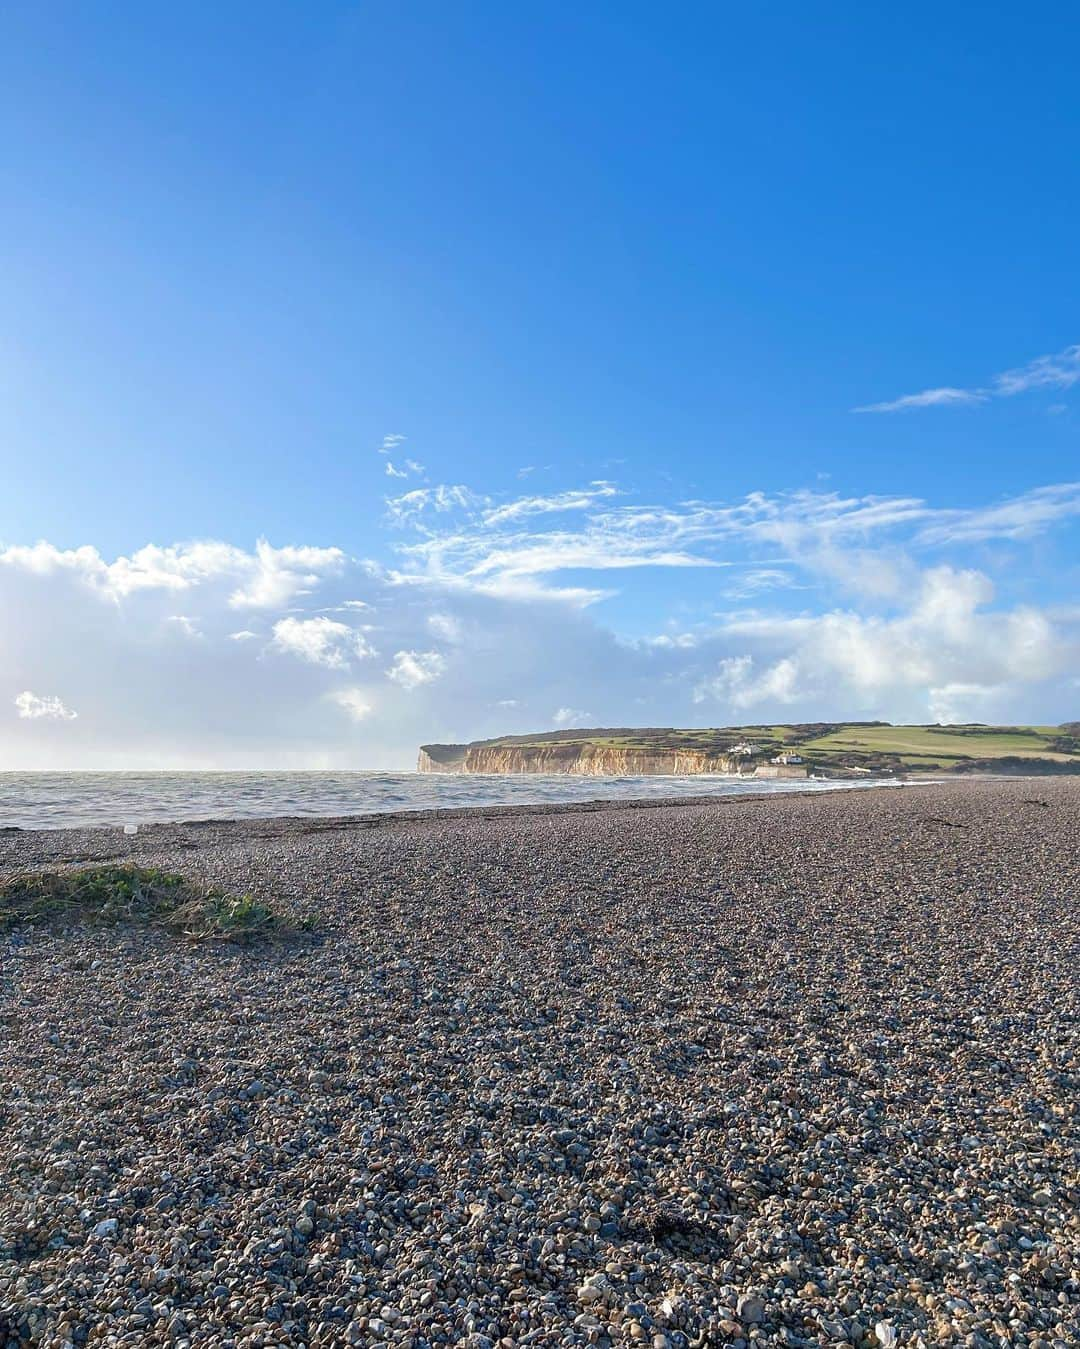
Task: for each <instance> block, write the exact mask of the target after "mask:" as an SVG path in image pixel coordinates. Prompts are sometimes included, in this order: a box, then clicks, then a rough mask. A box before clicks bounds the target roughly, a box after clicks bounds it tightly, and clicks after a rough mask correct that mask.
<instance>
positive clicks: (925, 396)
mask: <svg viewBox="0 0 1080 1349" xmlns="http://www.w3.org/2000/svg"><path fill="white" fill-rule="evenodd" d="M986 398H987V395H986V394H985V393H983V392H982V391H981V390H979V389H953V388H950V387H948V386H946V387H944V388H941V389H924V390H923V391H922V393H908V394H904V396H903V397H902V398H892V399H890V400H889V401H888V402H886V403H868V404H867V405H866V406H865V407H858V408H852V412H913V411H915V410H916V409H917V408H938V407H955V406H957V405H961V406H963V405H967V406H969V407H970V406H971V405H972V404H973V403H985V402H986Z"/></svg>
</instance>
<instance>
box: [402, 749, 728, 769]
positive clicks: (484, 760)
mask: <svg viewBox="0 0 1080 1349" xmlns="http://www.w3.org/2000/svg"><path fill="white" fill-rule="evenodd" d="M417 771H418V772H420V773H573V774H576V775H578V776H583V777H625V776H627V775H638V774H680V775H692V774H697V773H738V772H740V771H743V772H749V771H750V765H749V764H748V763H747V762H746V760H745V759H741V758H739V757H738V756H731V755H727V754H708V753H706V752H705V751H704V750H667V751H665V750H644V749H615V748H611V747H608V746H605V745H590V744H583V745H575V744H568V745H567V744H550V745H522V746H518V745H452V746H451V745H439V746H435V745H425V746H424V747H423V748H422V749H421V751H420V757H419V760H418V762H417Z"/></svg>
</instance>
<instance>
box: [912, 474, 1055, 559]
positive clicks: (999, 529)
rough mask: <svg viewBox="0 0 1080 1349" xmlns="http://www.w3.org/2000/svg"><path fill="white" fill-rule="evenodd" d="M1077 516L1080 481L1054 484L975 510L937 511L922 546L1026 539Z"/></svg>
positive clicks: (924, 536)
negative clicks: (926, 544) (935, 518)
mask: <svg viewBox="0 0 1080 1349" xmlns="http://www.w3.org/2000/svg"><path fill="white" fill-rule="evenodd" d="M1072 516H1080V482H1065V483H1056V484H1055V485H1053V486H1051V487H1037V488H1035V489H1034V491H1031V492H1025V493H1024V494H1023V495H1021V496H1018V497H1013V498H1011V499H1010V500H1008V501H1003V502H1000V503H999V504H998V505H996V506H986V507H983V508H981V509H977V510H966V511H940V512H938V517H937V522H936V523H933V524H930V525H927V526H926V527H925V528H924V529H923V530H922V531H921V532H920V535H919V537H920V540H921V541H922V542H924V543H933V544H938V543H960V542H976V541H981V540H984V539H1025V538H1031V537H1033V536H1034V535H1036V534H1041V533H1043V532H1044V531H1045V530H1046V529H1047V528H1048V527H1049V526H1050V525H1053V524H1057V523H1058V522H1059V521H1062V520H1067V519H1069V518H1070V517H1072Z"/></svg>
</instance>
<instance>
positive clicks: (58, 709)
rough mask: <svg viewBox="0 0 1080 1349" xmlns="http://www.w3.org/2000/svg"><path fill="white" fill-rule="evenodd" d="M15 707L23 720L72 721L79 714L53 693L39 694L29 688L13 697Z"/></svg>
mask: <svg viewBox="0 0 1080 1349" xmlns="http://www.w3.org/2000/svg"><path fill="white" fill-rule="evenodd" d="M15 708H16V710H17V712H18V714H19V716H20V717H22V718H23V720H24V721H74V720H75V718H76V717H77V716H78V715H79V714H78V712H73V711H72V710H71V708H70V707H67V706H65V705H64V703H63V702H61V700H60V699H59V698H57V697H55V696H54V695H45V696H41V695H39V694H37V693H31V692H30V690H29V689H27V690H26V691H25V692H24V693H20V694H18V696H17V697H16V698H15Z"/></svg>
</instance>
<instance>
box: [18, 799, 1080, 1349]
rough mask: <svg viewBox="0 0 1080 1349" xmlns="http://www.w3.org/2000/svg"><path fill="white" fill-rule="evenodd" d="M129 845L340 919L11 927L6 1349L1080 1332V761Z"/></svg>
mask: <svg viewBox="0 0 1080 1349" xmlns="http://www.w3.org/2000/svg"><path fill="white" fill-rule="evenodd" d="M1035 796H1037V797H1038V798H1039V799H1040V800H1042V801H1045V802H1047V803H1048V804H1047V805H1046V806H1037V807H1036V806H1032V805H1031V804H1030V801H1031V799H1032V798H1034V797H1035ZM942 821H946V822H948V823H949V824H951V825H953V826H958V827H948V825H947V824H943V823H942ZM118 840H119V841H118ZM121 848H122V849H125V850H127V851H126V852H125V854H124V855H130V856H132V857H133V858H135V859H137V860H138V861H140V862H145V863H146V864H148V865H159V866H164V867H168V868H170V869H176V870H182V871H184V872H187V873H189V874H191V875H193V876H195V877H197V878H198V879H199V880H200V881H204V882H205V883H206V884H208V885H210V884H214V885H220V886H222V887H224V888H226V889H228V890H230V891H234V892H240V893H246V892H249V891H250V892H252V893H254V894H256V895H258V896H265V897H268V898H272V899H273V901H274V902H275V904H278V905H279V906H281V907H282V908H283V909H285V910H287V911H289V912H292V913H294V914H295V915H296V916H297V917H307V918H311V919H312V920H314V922H315V923H316V925H317V928H318V935H317V937H316V938H315V939H314V940H306V941H303V942H297V943H291V944H290V943H283V944H281V945H277V946H271V947H267V948H249V947H232V946H229V945H227V944H220V945H214V946H212V947H192V946H188V945H186V944H184V942H183V941H181V940H179V939H177V938H175V937H171V936H169V935H168V934H165V933H162V932H159V931H151V930H146V929H132V930H130V931H125V932H123V933H116V932H103V931H102V930H94V929H80V928H72V929H67V930H51V929H43V928H34V929H21V930H19V931H17V932H8V933H3V932H0V1115H2V1118H0V1126H2V1127H0V1349H23V1346H29V1345H33V1346H35V1347H40V1349H73V1347H74V1346H77V1347H78V1349H82V1346H83V1345H87V1346H90V1347H91V1349H94V1346H100V1347H101V1349H112V1347H113V1346H142V1345H149V1346H153V1345H158V1344H161V1345H165V1344H171V1345H174V1346H176V1349H257V1347H258V1349H269V1347H270V1346H295V1347H296V1349H300V1346H305V1349H336V1346H340V1345H343V1344H344V1345H357V1346H364V1347H365V1349H366V1347H367V1346H376V1345H379V1346H384V1349H398V1347H399V1346H400V1349H441V1346H447V1347H449V1346H452V1345H464V1346H470V1347H471V1349H525V1347H526V1346H530V1345H532V1346H542V1347H543V1349H546V1347H547V1346H564V1345H596V1346H599V1349H615V1347H616V1346H620V1345H638V1346H641V1349H648V1346H650V1345H651V1346H653V1349H707V1347H708V1346H711V1345H714V1344H725V1345H731V1346H735V1349H753V1347H754V1346H764V1345H768V1344H786V1345H794V1346H816V1345H829V1346H839V1345H858V1346H859V1347H860V1349H906V1346H912V1347H913V1349H914V1347H915V1346H919V1345H923V1346H924V1347H925V1349H930V1346H935V1345H939V1344H940V1345H952V1346H961V1345H963V1346H965V1347H966V1349H985V1346H991V1347H992V1349H1006V1347H1010V1349H1011V1346H1026V1349H1065V1346H1068V1345H1073V1344H1076V1343H1078V1342H1080V1323H1078V1317H1077V1310H1076V1309H1077V1307H1078V1306H1080V1260H1078V1258H1077V1240H1076V1227H1075V1214H1076V1212H1077V1211H1078V1206H1080V1172H1078V1167H1077V1162H1076V1158H1077V1156H1078V1155H1080V994H1078V981H1077V978H1076V970H1077V969H1078V968H1080V911H1078V908H1077V905H1076V895H1077V893H1078V891H1080V783H1077V782H1076V781H1074V780H1069V779H1065V778H1063V779H1060V780H1053V779H1044V780H1041V781H1040V782H1039V784H1038V790H1037V792H1036V791H1035V790H1033V788H1032V785H1031V784H1030V783H1028V782H1024V781H1022V780H1011V781H1010V780H984V781H978V782H976V781H972V782H950V783H948V784H946V785H941V786H918V787H911V788H905V789H903V790H901V791H897V790H890V791H866V792H851V793H839V792H838V793H830V794H823V795H820V796H813V797H811V796H806V797H800V796H790V797H783V798H771V799H769V800H751V799H739V800H735V799H734V798H732V799H729V800H727V801H718V800H714V801H711V802H708V803H692V804H680V805H678V806H655V805H652V804H650V805H649V806H648V808H641V807H635V806H629V805H627V804H625V803H621V804H618V805H614V806H608V807H604V808H602V809H592V808H589V809H576V810H560V809H552V808H550V807H547V808H544V809H540V810H535V811H517V812H515V811H490V810H484V811H479V812H463V813H456V814H455V813H450V814H447V815H443V816H436V815H432V816H430V817H423V816H419V817H412V818H409V817H398V818H393V817H380V818H378V819H374V818H370V817H369V818H365V819H358V820H355V821H325V820H320V821H317V822H313V821H303V820H277V821H267V820H259V821H252V822H248V823H243V822H227V821H221V822H209V823H205V822H204V823H202V824H197V825H195V824H192V825H173V826H157V825H155V826H145V827H142V828H140V829H139V831H138V834H137V836H127V837H125V836H124V835H122V834H121V831H119V830H85V831H46V832H41V833H30V832H20V831H14V832H10V833H8V832H0V874H3V873H5V872H10V871H12V870H16V869H22V868H25V867H30V866H44V865H49V864H50V863H53V862H60V861H62V860H64V859H70V858H80V859H90V860H92V859H93V858H95V857H106V856H109V855H114V854H115V853H116V852H117V850H118V849H121Z"/></svg>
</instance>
